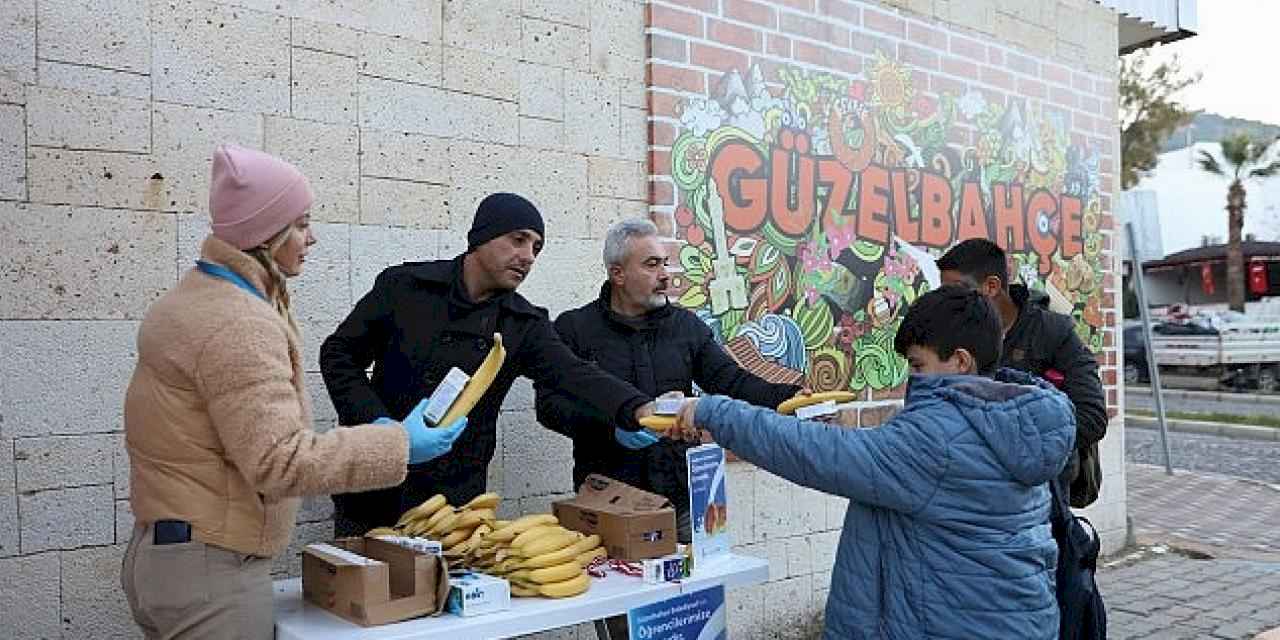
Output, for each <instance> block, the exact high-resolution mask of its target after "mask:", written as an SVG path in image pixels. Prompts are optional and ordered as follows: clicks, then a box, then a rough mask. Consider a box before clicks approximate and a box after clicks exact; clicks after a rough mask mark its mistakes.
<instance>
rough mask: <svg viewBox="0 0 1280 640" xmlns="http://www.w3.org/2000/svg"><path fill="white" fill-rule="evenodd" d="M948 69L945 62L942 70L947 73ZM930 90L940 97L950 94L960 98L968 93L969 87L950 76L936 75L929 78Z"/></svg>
mask: <svg viewBox="0 0 1280 640" xmlns="http://www.w3.org/2000/svg"><path fill="white" fill-rule="evenodd" d="M946 69H947V63H946V61H943V63H942V70H943V71H946ZM929 89H930V90H932V91H933V92H934V93H936V94H939V95H941V94H944V93H949V94H951V95H952V96H954V97H957V98H958V97H960V96H962V95H964V94H965V92H966V91H968V85H966V84H965V83H963V82H961V81H959V80H956V79H955V78H952V77H950V76H939V75H935V76H933V77H931V78H929Z"/></svg>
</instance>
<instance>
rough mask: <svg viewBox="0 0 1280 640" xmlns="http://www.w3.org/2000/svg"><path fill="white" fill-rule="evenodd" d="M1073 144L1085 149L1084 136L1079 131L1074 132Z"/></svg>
mask: <svg viewBox="0 0 1280 640" xmlns="http://www.w3.org/2000/svg"><path fill="white" fill-rule="evenodd" d="M1071 144H1072V145H1074V146H1077V147H1083V146H1084V145H1085V139H1084V134H1082V133H1080V132H1079V131H1072V132H1071Z"/></svg>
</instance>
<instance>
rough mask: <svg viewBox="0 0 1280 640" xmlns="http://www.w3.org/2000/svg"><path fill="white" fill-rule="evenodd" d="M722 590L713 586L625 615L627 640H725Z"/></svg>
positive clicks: (721, 587)
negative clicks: (627, 631) (628, 639)
mask: <svg viewBox="0 0 1280 640" xmlns="http://www.w3.org/2000/svg"><path fill="white" fill-rule="evenodd" d="M726 620H727V617H726V612H725V606H724V587H723V586H720V585H717V586H714V587H711V588H709V589H703V590H702V591H695V592H693V593H686V594H683V595H679V596H676V597H674V598H669V599H667V600H663V601H662V602H655V603H653V604H649V605H645V606H643V607H637V608H635V609H632V610H630V611H628V612H627V628H628V629H629V630H630V631H629V633H628V634H627V635H628V637H629V638H630V640H725V639H726V638H728V637H729V634H728V630H727V627H726Z"/></svg>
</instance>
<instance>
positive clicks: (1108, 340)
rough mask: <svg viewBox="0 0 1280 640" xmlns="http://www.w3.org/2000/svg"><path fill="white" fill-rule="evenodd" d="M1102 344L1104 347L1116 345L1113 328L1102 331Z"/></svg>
mask: <svg viewBox="0 0 1280 640" xmlns="http://www.w3.org/2000/svg"><path fill="white" fill-rule="evenodd" d="M1102 346H1104V347H1114V346H1116V332H1115V331H1113V330H1106V331H1103V332H1102Z"/></svg>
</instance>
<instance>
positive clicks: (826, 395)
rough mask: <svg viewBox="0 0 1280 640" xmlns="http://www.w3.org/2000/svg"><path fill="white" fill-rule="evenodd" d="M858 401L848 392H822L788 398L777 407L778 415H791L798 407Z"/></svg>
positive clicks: (853, 394) (856, 396) (855, 396)
mask: <svg viewBox="0 0 1280 640" xmlns="http://www.w3.org/2000/svg"><path fill="white" fill-rule="evenodd" d="M857 399H858V395H857V394H855V393H852V392H849V391H822V392H819V393H811V394H809V395H807V396H804V395H799V396H795V397H792V398H788V399H786V400H783V401H782V404H779V405H778V413H782V414H792V413H795V412H796V409H799V408H800V407H807V406H809V405H811V404H818V403H819V402H826V401H828V400H835V401H836V402H837V403H841V402H853V401H854V400H857Z"/></svg>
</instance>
